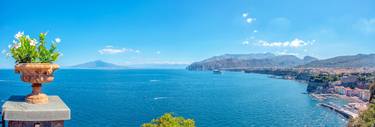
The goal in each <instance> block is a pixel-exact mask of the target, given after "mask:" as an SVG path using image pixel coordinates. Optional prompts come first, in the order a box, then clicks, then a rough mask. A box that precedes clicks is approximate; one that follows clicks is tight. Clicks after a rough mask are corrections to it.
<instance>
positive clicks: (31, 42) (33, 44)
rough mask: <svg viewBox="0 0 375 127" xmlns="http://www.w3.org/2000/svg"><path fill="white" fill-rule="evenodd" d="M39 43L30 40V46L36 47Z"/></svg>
mask: <svg viewBox="0 0 375 127" xmlns="http://www.w3.org/2000/svg"><path fill="white" fill-rule="evenodd" d="M36 43H38V42H37V41H36V40H35V39H30V45H31V46H35V45H36Z"/></svg>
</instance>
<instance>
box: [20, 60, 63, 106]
mask: <svg viewBox="0 0 375 127" xmlns="http://www.w3.org/2000/svg"><path fill="white" fill-rule="evenodd" d="M58 68H59V65H57V64H50V63H20V64H17V65H16V66H15V71H16V72H17V73H20V74H21V79H22V81H24V82H29V83H32V93H31V94H29V95H27V96H26V98H25V101H26V102H27V103H30V104H46V103H48V96H47V95H46V94H43V93H42V91H41V87H42V83H47V82H52V81H53V79H54V77H53V72H54V71H55V70H57V69H58Z"/></svg>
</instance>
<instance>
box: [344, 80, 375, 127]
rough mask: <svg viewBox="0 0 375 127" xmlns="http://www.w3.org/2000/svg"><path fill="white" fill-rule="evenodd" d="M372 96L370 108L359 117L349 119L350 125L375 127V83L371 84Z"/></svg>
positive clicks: (352, 126) (353, 126)
mask: <svg viewBox="0 0 375 127" xmlns="http://www.w3.org/2000/svg"><path fill="white" fill-rule="evenodd" d="M370 91H371V97H370V104H369V105H368V109H367V110H366V111H363V112H361V113H360V114H359V117H358V118H355V119H351V120H350V121H349V124H348V126H349V127H375V103H374V100H373V99H374V95H375V83H373V84H372V85H371V86H370Z"/></svg>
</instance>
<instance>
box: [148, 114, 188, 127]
mask: <svg viewBox="0 0 375 127" xmlns="http://www.w3.org/2000/svg"><path fill="white" fill-rule="evenodd" d="M142 127H195V122H194V120H192V119H185V118H183V117H174V116H173V115H172V114H171V113H166V114H164V115H163V116H161V117H160V118H157V119H153V120H152V121H151V122H150V123H145V124H143V125H142Z"/></svg>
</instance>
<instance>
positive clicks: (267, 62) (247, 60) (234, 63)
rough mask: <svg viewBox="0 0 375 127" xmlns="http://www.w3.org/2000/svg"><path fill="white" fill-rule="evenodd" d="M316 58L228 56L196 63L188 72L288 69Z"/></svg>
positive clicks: (257, 55)
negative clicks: (232, 69) (228, 69)
mask: <svg viewBox="0 0 375 127" xmlns="http://www.w3.org/2000/svg"><path fill="white" fill-rule="evenodd" d="M315 60H316V58H313V57H305V58H304V59H300V58H298V57H296V56H293V55H281V56H276V55H274V54H271V53H265V54H242V55H241V54H237V55H236V54H226V55H222V56H215V57H211V58H209V59H205V60H203V61H200V62H195V63H193V64H191V65H189V66H188V67H187V69H188V70H215V69H227V68H269V67H279V68H288V67H295V66H298V65H303V64H306V63H308V62H311V61H315Z"/></svg>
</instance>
